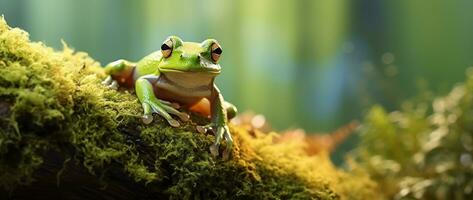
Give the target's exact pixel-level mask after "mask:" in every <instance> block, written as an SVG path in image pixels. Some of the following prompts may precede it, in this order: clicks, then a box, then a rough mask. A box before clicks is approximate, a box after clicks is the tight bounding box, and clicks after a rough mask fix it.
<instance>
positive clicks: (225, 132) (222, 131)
mask: <svg viewBox="0 0 473 200" xmlns="http://www.w3.org/2000/svg"><path fill="white" fill-rule="evenodd" d="M197 131H198V132H200V133H206V132H207V131H213V132H214V133H215V142H214V143H213V144H212V145H210V147H209V149H210V154H212V156H213V157H218V155H219V147H220V143H221V141H222V139H223V138H225V141H226V144H227V145H226V148H225V150H224V151H223V155H222V157H223V159H224V160H227V159H228V158H229V157H230V154H231V151H232V147H233V139H232V135H231V134H230V130H229V129H228V126H227V125H216V126H215V125H212V124H210V125H207V126H197Z"/></svg>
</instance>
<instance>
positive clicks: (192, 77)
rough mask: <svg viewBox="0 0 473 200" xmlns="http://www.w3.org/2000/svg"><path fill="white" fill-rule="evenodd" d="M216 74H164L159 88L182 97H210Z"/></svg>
mask: <svg viewBox="0 0 473 200" xmlns="http://www.w3.org/2000/svg"><path fill="white" fill-rule="evenodd" d="M215 76H216V74H213V73H208V72H185V73H184V72H169V71H168V72H166V73H162V74H161V76H160V78H159V80H158V82H157V87H159V88H161V89H164V90H167V91H169V92H172V93H176V94H178V95H180V96H189V97H208V96H210V95H211V90H212V86H213V81H214V78H215Z"/></svg>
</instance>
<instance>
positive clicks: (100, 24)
mask: <svg viewBox="0 0 473 200" xmlns="http://www.w3.org/2000/svg"><path fill="white" fill-rule="evenodd" d="M472 8H473V1H469V0H463V1H461V0H459V1H411V0H399V1H389V2H388V1H369V0H353V1H348V0H346V1H341V0H340V1H339V0H326V1H317V0H281V1H270V0H258V1H254V0H242V1H222V0H201V1H183V0H174V1H161V0H159V1H154V0H142V1H131V0H129V1H125V0H80V1H73V0H42V1H37V0H0V13H1V14H3V15H4V16H5V18H6V20H7V21H8V22H9V24H10V25H11V26H14V27H20V28H22V29H25V30H26V31H28V32H29V33H30V36H31V38H32V40H35V41H44V42H45V43H46V44H47V45H50V46H53V47H55V48H57V49H61V48H62V45H61V41H60V40H61V39H64V40H65V41H66V42H67V43H68V44H69V45H70V46H71V47H73V48H75V49H76V50H79V51H86V52H88V53H89V54H90V55H91V56H92V57H94V58H95V59H97V60H98V61H100V62H101V63H102V64H106V63H108V62H111V61H114V60H116V59H118V58H125V59H128V60H132V61H134V60H138V59H140V58H141V57H143V56H145V55H147V54H148V53H150V52H152V51H155V50H158V49H159V47H160V45H161V43H162V41H163V40H164V39H165V38H166V37H167V36H169V35H178V36H180V37H181V38H183V39H184V40H185V41H199V42H200V41H203V40H204V39H206V38H215V39H217V40H219V42H220V44H221V45H222V47H223V50H224V53H223V57H222V59H221V65H222V67H223V74H222V75H221V76H220V77H219V78H218V80H217V82H218V85H219V86H220V88H221V90H222V91H223V93H224V96H225V98H226V99H227V100H228V101H231V102H233V103H234V104H236V105H237V106H238V108H239V109H240V111H245V110H252V111H255V112H257V113H262V114H264V115H265V116H266V118H267V119H268V120H269V121H270V122H271V124H272V125H273V126H274V127H275V128H276V129H279V130H282V129H287V128H291V127H293V128H294V127H302V128H304V129H306V130H307V131H309V132H322V131H331V130H334V129H336V128H337V127H340V126H342V125H344V124H346V123H348V122H350V121H351V120H353V119H360V118H361V116H362V115H363V113H364V112H365V110H366V109H367V108H368V107H369V106H370V105H373V104H374V103H379V104H382V105H383V106H385V107H386V108H388V109H395V108H398V107H399V104H400V103H401V102H402V100H404V99H407V98H410V97H413V96H416V93H417V92H418V91H419V88H429V89H430V90H433V91H436V92H439V93H442V92H445V91H447V90H448V89H449V88H450V87H451V86H452V85H453V84H455V83H456V82H458V81H461V80H463V79H464V71H465V69H466V68H467V67H469V66H472V65H473V54H472V52H473V11H472ZM351 143H353V142H351ZM350 145H351V144H350V142H349V143H348V144H346V145H344V147H342V151H343V149H349V148H350Z"/></svg>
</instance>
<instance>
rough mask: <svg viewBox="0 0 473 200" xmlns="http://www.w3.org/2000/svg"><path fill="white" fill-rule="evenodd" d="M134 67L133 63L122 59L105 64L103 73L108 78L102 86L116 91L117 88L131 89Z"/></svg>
mask: <svg viewBox="0 0 473 200" xmlns="http://www.w3.org/2000/svg"><path fill="white" fill-rule="evenodd" d="M135 66H136V64H135V63H132V62H129V61H126V60H123V59H120V60H117V61H114V62H111V63H109V64H107V65H106V66H105V73H106V74H107V75H108V76H107V78H106V79H105V80H104V81H103V82H102V84H103V85H106V86H108V87H110V88H112V89H118V86H124V87H127V88H131V87H133V85H134V77H133V76H134V70H135Z"/></svg>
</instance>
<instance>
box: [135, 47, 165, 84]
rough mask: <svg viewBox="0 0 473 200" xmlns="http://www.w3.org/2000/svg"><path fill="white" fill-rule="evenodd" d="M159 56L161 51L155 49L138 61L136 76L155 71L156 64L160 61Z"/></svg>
mask: <svg viewBox="0 0 473 200" xmlns="http://www.w3.org/2000/svg"><path fill="white" fill-rule="evenodd" d="M161 58H162V54H161V51H155V52H153V53H151V54H149V55H147V56H146V57H144V58H143V59H141V60H140V61H138V63H136V76H137V77H141V76H144V75H148V74H155V73H157V71H158V64H159V62H160V61H161ZM137 77H136V78H137Z"/></svg>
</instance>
